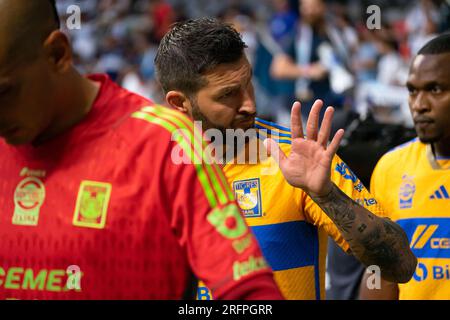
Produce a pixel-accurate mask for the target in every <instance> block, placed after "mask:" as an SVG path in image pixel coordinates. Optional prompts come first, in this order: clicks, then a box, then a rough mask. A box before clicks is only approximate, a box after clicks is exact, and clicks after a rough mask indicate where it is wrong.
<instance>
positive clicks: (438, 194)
mask: <svg viewBox="0 0 450 320" xmlns="http://www.w3.org/2000/svg"><path fill="white" fill-rule="evenodd" d="M430 199H431V200H439V199H444V200H450V196H449V195H448V191H447V189H445V186H440V187H439V189H437V190H436V191H435V192H434V193H433V194H432V195H431V196H430Z"/></svg>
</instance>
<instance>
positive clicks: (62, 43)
mask: <svg viewBox="0 0 450 320" xmlns="http://www.w3.org/2000/svg"><path fill="white" fill-rule="evenodd" d="M44 52H45V55H46V57H47V60H48V61H49V63H50V64H51V65H52V67H53V70H55V71H56V72H57V73H64V72H66V71H67V70H69V69H70V68H71V67H72V48H71V46H70V42H69V39H68V38H67V36H66V35H65V34H64V33H63V32H61V31H60V30H55V31H53V32H52V33H51V34H50V35H49V36H48V37H47V39H45V42H44Z"/></svg>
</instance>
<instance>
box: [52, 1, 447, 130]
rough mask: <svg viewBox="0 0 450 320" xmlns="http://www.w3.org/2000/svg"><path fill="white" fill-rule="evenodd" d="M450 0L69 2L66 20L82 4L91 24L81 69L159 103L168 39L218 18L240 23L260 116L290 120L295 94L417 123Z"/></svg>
mask: <svg viewBox="0 0 450 320" xmlns="http://www.w3.org/2000/svg"><path fill="white" fill-rule="evenodd" d="M449 2H450V1H446V0H415V1H410V0H395V1H387V0H385V1H380V0H379V1H361V0H346V1H345V0H341V1H337V0H336V1H325V0H303V1H299V0H259V1H256V0H253V1H252V0H239V1H235V0H229V1H222V0H189V1H187V0H59V1H57V5H58V10H59V12H60V14H61V16H62V19H63V21H64V20H65V19H67V18H68V14H67V8H68V7H69V6H70V5H73V4H75V5H78V6H79V7H80V8H81V13H82V21H81V22H82V24H81V29H75V30H67V31H68V33H69V34H70V36H71V38H72V41H73V45H74V51H75V54H76V55H75V57H76V64H77V65H78V66H79V68H80V69H81V71H83V72H85V73H93V72H106V73H108V74H109V75H110V76H111V77H112V78H113V79H114V80H115V81H117V82H118V83H120V84H121V85H123V86H124V87H126V88H128V89H130V90H132V91H135V92H138V93H140V94H141V95H143V96H145V97H148V98H151V99H153V100H154V101H155V102H159V103H162V102H163V97H162V94H161V91H160V89H159V87H158V85H157V84H156V82H155V70H154V65H153V60H154V57H155V54H156V49H157V46H158V42H159V40H160V39H161V38H162V37H163V35H164V34H165V32H166V31H167V30H168V29H169V28H170V26H171V24H173V23H174V22H176V21H180V20H185V19H189V18H196V17H201V16H214V17H218V18H220V19H222V20H224V21H226V22H229V23H231V24H233V25H234V26H235V27H236V28H237V29H238V30H239V31H240V32H241V33H242V35H243V39H244V41H245V42H246V43H247V45H248V49H247V54H248V58H249V60H250V61H251V62H252V64H253V67H254V74H255V81H254V82H255V83H254V85H255V88H256V97H257V106H258V112H259V114H260V116H262V117H264V118H267V119H269V120H274V121H277V122H278V123H280V124H284V125H286V124H289V109H290V106H291V103H292V101H293V100H294V99H299V100H300V101H302V102H303V103H304V105H305V108H304V110H305V113H307V111H308V106H309V105H310V104H311V102H312V100H313V99H314V98H322V99H323V100H325V103H326V104H328V105H333V106H335V107H336V108H338V109H340V110H342V111H343V112H345V113H344V114H345V117H344V120H346V119H348V115H349V112H350V114H354V113H357V114H358V115H359V116H360V117H362V118H365V117H367V116H368V115H369V114H370V115H373V116H375V117H376V119H377V120H378V121H379V122H382V123H396V124H403V125H406V126H411V125H412V123H411V120H410V117H409V111H408V106H407V91H406V88H405V86H404V83H405V80H406V76H407V73H408V65H409V62H410V59H411V57H412V56H413V55H414V54H415V53H416V52H417V50H418V49H419V48H420V47H421V45H423V44H424V43H425V42H426V41H427V40H428V39H430V38H432V37H433V36H434V35H435V34H438V33H441V32H445V31H446V30H447V29H448V28H449V20H450V4H449ZM370 5H378V6H379V8H381V12H380V13H381V28H380V29H374V30H369V28H368V24H370V21H369V18H370V16H371V13H372V12H371V13H369V14H368V13H367V8H368V7H369V6H370ZM371 21H372V22H374V21H375V22H377V21H376V20H371ZM63 25H64V24H63ZM291 62H294V63H295V64H296V65H297V69H298V70H294V71H295V72H293V70H292V69H293V68H292V65H291V64H290V63H291ZM339 125H341V123H339Z"/></svg>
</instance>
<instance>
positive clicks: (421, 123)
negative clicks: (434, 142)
mask: <svg viewBox="0 0 450 320" xmlns="http://www.w3.org/2000/svg"><path fill="white" fill-rule="evenodd" d="M414 124H415V126H416V127H417V128H419V129H427V128H429V127H431V126H432V125H433V124H434V120H433V119H431V118H428V117H417V118H415V119H414Z"/></svg>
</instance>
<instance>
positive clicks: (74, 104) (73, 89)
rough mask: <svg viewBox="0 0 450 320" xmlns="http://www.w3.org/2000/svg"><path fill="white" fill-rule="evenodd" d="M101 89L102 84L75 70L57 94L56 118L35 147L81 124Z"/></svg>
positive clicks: (39, 137)
mask: <svg viewBox="0 0 450 320" xmlns="http://www.w3.org/2000/svg"><path fill="white" fill-rule="evenodd" d="M99 89H100V84H98V83H95V82H93V81H91V80H89V79H86V78H84V77H82V76H81V75H80V74H79V73H78V72H77V71H75V70H73V71H72V72H71V74H70V75H69V76H67V81H65V82H64V84H62V85H61V87H60V90H59V93H57V98H56V101H57V106H58V110H56V112H55V116H54V118H53V119H52V121H51V122H50V125H49V126H48V127H47V129H45V130H44V131H43V132H42V133H41V134H40V135H39V136H38V138H37V139H36V140H35V141H34V142H33V145H39V144H42V143H44V142H45V141H47V140H50V139H52V138H54V137H56V136H58V135H60V134H61V133H63V132H65V131H66V130H68V129H69V128H71V127H73V126H75V125H76V124H78V123H79V122H81V121H82V120H83V119H84V118H85V117H86V116H87V114H88V113H89V111H91V108H92V105H93V103H94V100H95V98H96V96H97V93H98V91H99ZM67 97H70V98H69V99H68V98H67Z"/></svg>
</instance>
